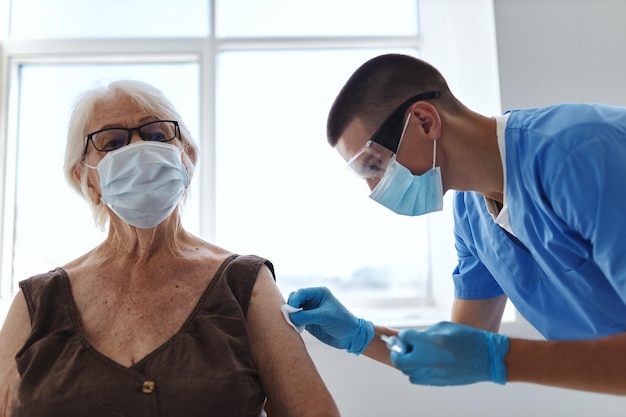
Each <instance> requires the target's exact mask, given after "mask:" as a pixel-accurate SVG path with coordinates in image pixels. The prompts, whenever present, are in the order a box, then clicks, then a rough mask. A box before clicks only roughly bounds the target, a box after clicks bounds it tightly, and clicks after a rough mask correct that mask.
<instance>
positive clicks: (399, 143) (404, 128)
mask: <svg viewBox="0 0 626 417" xmlns="http://www.w3.org/2000/svg"><path fill="white" fill-rule="evenodd" d="M410 120H411V113H409V115H408V116H407V118H406V122H404V127H403V128H402V134H401V135H400V142H398V149H396V153H394V155H393V159H397V157H398V152H400V146H401V145H402V141H403V140H404V133H405V132H406V128H407V127H409V121H410Z"/></svg>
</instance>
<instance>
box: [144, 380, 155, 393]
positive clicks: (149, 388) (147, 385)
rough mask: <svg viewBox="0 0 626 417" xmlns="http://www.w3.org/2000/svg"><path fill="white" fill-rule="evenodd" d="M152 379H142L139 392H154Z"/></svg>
mask: <svg viewBox="0 0 626 417" xmlns="http://www.w3.org/2000/svg"><path fill="white" fill-rule="evenodd" d="M154 385H155V384H154V381H144V382H143V387H142V388H141V392H143V393H144V394H152V393H153V392H154Z"/></svg>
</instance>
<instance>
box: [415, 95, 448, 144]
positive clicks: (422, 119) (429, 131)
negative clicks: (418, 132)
mask: <svg viewBox="0 0 626 417" xmlns="http://www.w3.org/2000/svg"><path fill="white" fill-rule="evenodd" d="M411 112H412V114H413V117H414V118H415V119H417V120H419V123H420V125H421V127H422V131H423V132H424V134H425V135H426V137H427V138H428V139H432V140H436V139H439V137H440V136H441V117H440V116H439V112H438V111H437V109H436V108H435V106H433V105H432V104H430V103H427V102H425V101H418V102H416V103H414V104H413V105H412V106H411Z"/></svg>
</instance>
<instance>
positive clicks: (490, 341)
mask: <svg viewBox="0 0 626 417" xmlns="http://www.w3.org/2000/svg"><path fill="white" fill-rule="evenodd" d="M398 338H399V339H400V340H401V341H402V342H404V343H405V344H406V345H407V346H408V349H407V350H408V352H407V353H398V352H391V356H390V359H391V362H392V363H393V364H394V366H395V367H396V368H398V369H399V370H401V371H402V372H403V373H404V374H405V375H407V376H408V377H409V380H410V381H411V382H412V383H413V384H420V385H439V386H442V385H465V384H472V383H474V382H479V381H493V382H497V383H498V384H504V383H506V367H505V365H504V356H505V355H506V354H507V352H508V351H509V338H508V337H507V336H503V335H500V334H497V333H490V332H486V331H483V330H478V329H474V328H473V327H468V326H464V325H461V324H456V323H449V322H441V323H438V324H435V325H434V326H432V327H430V328H428V329H426V330H423V331H416V330H409V329H405V330H402V331H400V333H399V334H398Z"/></svg>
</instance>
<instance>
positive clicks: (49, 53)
mask: <svg viewBox="0 0 626 417" xmlns="http://www.w3.org/2000/svg"><path fill="white" fill-rule="evenodd" d="M8 1H9V0H0V27H2V28H5V29H4V30H2V29H0V30H2V32H0V54H1V59H0V166H3V167H5V169H0V202H2V204H0V236H1V237H2V238H1V239H0V256H5V254H6V253H7V251H6V247H7V245H12V231H11V230H4V229H6V228H5V224H7V222H5V221H4V219H5V217H6V216H9V217H12V216H13V213H12V212H11V207H10V206H9V205H7V204H4V202H10V201H12V198H13V196H12V195H11V193H12V190H11V189H10V187H6V184H7V180H8V179H9V178H7V171H9V172H10V170H11V169H12V167H11V166H10V164H9V162H11V161H12V160H13V161H14V160H15V158H14V157H15V155H14V150H13V149H11V145H10V143H9V141H8V140H7V138H8V137H9V133H10V132H8V131H7V128H8V117H9V116H8V109H9V108H10V106H9V103H10V100H11V99H13V97H15V96H16V94H15V92H14V91H12V88H14V86H15V83H16V77H15V72H16V71H17V68H19V66H20V65H23V64H33V63H57V62H65V63H97V62H103V61H106V62H111V60H113V61H114V62H123V63H138V62H152V61H153V60H157V62H175V61H197V62H198V63H199V66H200V71H201V72H200V85H201V94H200V97H201V99H200V134H199V140H200V141H201V143H200V146H201V148H202V149H203V160H204V163H203V164H202V165H201V166H200V167H198V169H199V171H198V173H197V177H196V179H197V180H199V181H200V184H201V185H200V187H201V189H202V190H203V192H202V194H201V195H200V196H199V197H200V203H199V204H200V212H201V213H215V180H216V174H215V171H214V167H215V163H214V158H215V130H214V126H215V113H216V112H215V91H216V88H215V85H216V57H217V56H218V54H219V53H221V52H224V51H247V50H264V49H267V50H314V49H320V48H323V49H333V48H341V49H345V48H415V49H418V50H420V51H421V53H422V56H423V57H424V58H425V59H427V60H428V61H429V62H431V63H433V64H434V65H435V66H437V67H438V68H439V69H440V70H441V71H442V73H443V74H444V76H446V78H447V79H448V82H449V84H450V86H451V88H452V89H453V91H454V92H455V94H456V95H457V96H458V97H459V98H460V99H461V100H462V101H464V102H466V103H467V104H468V105H469V106H470V107H472V108H475V109H476V110H477V111H482V112H484V113H486V114H489V113H491V114H499V113H500V108H499V106H500V99H499V82H498V81H497V80H498V70H497V59H496V45H495V26H494V22H493V4H492V0H472V1H469V2H467V1H463V0H421V1H420V2H419V13H420V17H421V21H420V33H426V34H427V36H426V37H423V36H421V35H418V36H388V37H297V38H289V37H280V38H238V39H218V38H216V36H215V32H214V31H215V27H216V24H215V20H214V19H215V13H214V12H215V3H214V1H210V19H211V20H210V33H209V35H208V36H207V37H206V38H176V39H113V40H107V39H89V40H86V39H73V40H32V41H31V40H9V39H8V33H7V32H8V27H9V25H8ZM416 1H417V0H416ZM442 16H445V18H441V17H442ZM490 19H491V20H490ZM2 23H6V24H2ZM463 28H466V29H467V30H464V29H463ZM485 40H486V41H485ZM477 45H480V46H478V47H477ZM479 51H480V53H479ZM477 56H478V59H477ZM485 63H486V64H485ZM468 79H470V80H471V81H472V82H470V83H468V82H466V81H465V80H468ZM485 95H487V96H488V97H490V100H489V101H490V103H491V104H490V105H487V106H486V107H485V106H483V108H480V107H479V108H477V107H476V106H472V101H473V100H472V98H473V97H480V96H483V97H484V96H485ZM11 158H13V159H11ZM451 197H452V193H448V195H446V198H445V202H444V211H443V212H441V213H435V214H431V215H429V216H430V219H429V228H430V230H431V231H436V233H429V238H430V242H431V249H432V250H431V253H430V256H431V261H430V274H431V280H430V282H431V285H432V294H433V296H434V304H435V305H434V307H432V308H423V309H420V316H415V315H411V314H409V315H406V316H405V317H407V318H406V319H403V320H399V319H397V317H396V318H393V317H389V318H388V319H387V318H385V317H386V314H385V312H384V311H380V312H379V313H380V315H379V316H380V320H378V322H379V323H381V324H388V325H396V326H401V325H421V324H426V323H428V322H433V321H438V320H442V319H447V317H448V316H449V311H450V308H451V304H452V294H453V284H452V279H451V273H452V270H453V268H454V266H455V265H456V253H455V251H454V241H453V233H452V211H451ZM215 221H216V219H215V216H204V217H202V218H201V219H200V236H201V237H202V238H204V239H207V240H209V241H214V240H215V228H216V223H215ZM10 264H11V262H10V260H9V259H3V258H2V257H0V323H1V322H2V321H3V317H4V311H6V310H7V308H8V304H9V302H10V300H11V298H12V296H13V294H14V293H15V291H16V290H17V289H16V288H15V287H14V285H13V283H12V282H11V281H12V280H7V279H3V277H10V276H11V275H12V274H10V270H9V268H10ZM372 307H373V306H365V307H364V312H365V311H367V312H368V313H370V312H371V310H372ZM385 308H386V306H382V307H381V309H385ZM355 313H356V314H358V313H359V312H355ZM369 316H370V317H371V314H369ZM374 320H376V317H374Z"/></svg>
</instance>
